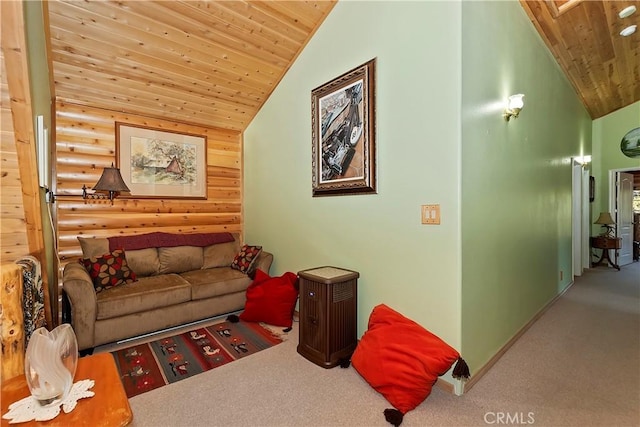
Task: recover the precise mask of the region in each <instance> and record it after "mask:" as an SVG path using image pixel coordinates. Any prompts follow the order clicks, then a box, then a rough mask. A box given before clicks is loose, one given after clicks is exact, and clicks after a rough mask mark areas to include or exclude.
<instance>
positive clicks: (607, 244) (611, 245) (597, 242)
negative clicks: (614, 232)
mask: <svg viewBox="0 0 640 427" xmlns="http://www.w3.org/2000/svg"><path fill="white" fill-rule="evenodd" d="M591 246H592V247H593V248H596V249H602V254H601V255H600V259H599V260H598V261H596V262H595V263H594V264H593V266H594V267H596V266H598V265H600V264H602V263H603V262H604V261H607V262H608V263H609V264H610V265H611V267H613V268H615V269H616V270H618V271H620V267H619V266H618V264H617V263H616V262H614V261H612V260H611V258H609V250H614V251H616V252H615V260H616V261H617V260H618V249H620V248H621V247H622V239H621V238H620V237H617V238H616V237H608V236H595V237H592V238H591ZM605 265H606V264H605Z"/></svg>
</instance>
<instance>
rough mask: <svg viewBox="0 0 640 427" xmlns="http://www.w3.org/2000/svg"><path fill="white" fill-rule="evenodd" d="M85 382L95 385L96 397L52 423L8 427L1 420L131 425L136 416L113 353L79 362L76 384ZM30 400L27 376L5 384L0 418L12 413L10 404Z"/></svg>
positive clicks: (55, 424) (53, 420)
mask: <svg viewBox="0 0 640 427" xmlns="http://www.w3.org/2000/svg"><path fill="white" fill-rule="evenodd" d="M85 379H90V380H94V381H95V385H94V386H93V388H92V389H91V390H92V391H93V392H94V393H95V396H93V397H89V398H84V399H80V400H78V405H77V406H76V407H75V409H74V410H73V411H71V412H69V413H68V414H65V413H64V411H63V410H62V409H60V414H59V415H58V416H57V417H55V418H54V419H52V420H50V421H46V422H36V421H30V422H27V423H20V424H9V420H5V419H2V426H3V427H4V426H9V425H11V426H19V427H22V426H47V427H50V426H51V427H53V426H65V427H68V426H73V427H76V426H91V427H94V426H105V427H106V426H109V427H110V426H126V425H128V424H129V423H130V422H131V420H132V419H133V414H132V412H131V407H130V406H129V400H128V399H127V395H126V394H125V391H124V387H123V386H122V382H121V381H120V374H119V373H118V369H117V368H116V364H115V362H114V360H113V356H112V355H111V353H100V354H96V355H93V356H87V357H83V358H80V359H78V368H77V369H76V375H75V377H74V382H77V381H80V380H85ZM27 396H29V388H28V387H27V383H26V381H25V377H24V375H20V376H17V377H14V378H11V379H10V380H8V381H5V382H3V384H2V405H1V406H2V414H1V415H4V414H6V413H7V412H8V411H9V405H10V404H12V403H13V402H17V401H18V400H21V399H23V398H25V397H27ZM1 415H0V416H1Z"/></svg>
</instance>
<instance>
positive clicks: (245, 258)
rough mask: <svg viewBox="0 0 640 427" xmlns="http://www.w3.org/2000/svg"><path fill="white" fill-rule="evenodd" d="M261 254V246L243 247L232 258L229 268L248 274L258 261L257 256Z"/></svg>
mask: <svg viewBox="0 0 640 427" xmlns="http://www.w3.org/2000/svg"><path fill="white" fill-rule="evenodd" d="M260 252H262V246H251V245H243V246H242V248H241V249H240V252H238V254H237V255H236V256H235V258H233V262H231V268H233V269H235V270H238V271H241V272H243V273H249V272H250V271H251V270H252V267H253V266H254V264H255V263H256V259H258V255H260Z"/></svg>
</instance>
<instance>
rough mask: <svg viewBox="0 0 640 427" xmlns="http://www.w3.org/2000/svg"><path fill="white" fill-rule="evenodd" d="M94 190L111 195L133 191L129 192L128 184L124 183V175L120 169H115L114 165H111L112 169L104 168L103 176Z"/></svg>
mask: <svg viewBox="0 0 640 427" xmlns="http://www.w3.org/2000/svg"><path fill="white" fill-rule="evenodd" d="M93 189H94V190H98V191H108V192H109V193H112V192H114V193H115V192H117V193H119V192H121V191H131V190H129V187H127V184H125V183H124V180H123V179H122V175H121V174H120V169H118V168H114V167H113V164H111V167H110V168H109V167H107V168H104V170H103V171H102V176H101V177H100V179H99V180H98V182H97V183H96V185H94V186H93Z"/></svg>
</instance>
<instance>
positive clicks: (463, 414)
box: [130, 262, 640, 427]
mask: <svg viewBox="0 0 640 427" xmlns="http://www.w3.org/2000/svg"><path fill="white" fill-rule="evenodd" d="M296 326H297V325H296ZM297 332H298V331H297V328H294V330H293V331H292V332H291V333H290V334H289V336H288V339H287V341H286V342H284V343H283V344H280V345H277V346H275V347H273V348H271V349H268V350H265V351H262V352H260V353H258V354H256V355H254V356H251V357H249V358H246V359H241V360H238V361H236V362H234V363H230V364H228V365H225V366H222V367H220V368H217V369H213V370H211V371H208V372H205V373H203V374H201V375H198V376H196V377H193V378H190V379H187V380H184V381H181V382H178V383H175V384H171V385H168V386H165V387H162V388H160V389H158V390H154V391H151V392H148V393H145V394H142V395H140V396H136V397H134V398H132V399H131V400H130V402H131V407H132V410H133V414H134V421H133V425H134V426H185V427H186V426H192V427H199V426H203V427H204V426H389V425H390V424H388V423H387V422H386V421H385V420H384V416H383V414H382V411H383V410H384V409H385V408H388V407H390V405H389V404H388V403H387V401H386V400H385V399H384V398H383V397H382V396H381V395H379V394H378V393H376V392H375V391H373V390H372V389H371V388H370V387H369V385H368V384H367V383H366V382H365V381H364V380H363V379H362V378H361V377H360V376H359V375H358V373H357V372H356V371H355V370H354V369H353V368H352V367H351V368H348V369H340V368H334V369H329V370H326V369H323V368H320V367H318V366H316V365H314V364H312V363H311V362H309V361H307V360H306V359H304V358H303V357H301V356H299V355H298V354H297V353H296V345H297ZM532 424H533V425H536V426H639V425H640V263H638V262H636V263H633V264H631V265H629V266H625V267H623V268H622V271H620V272H617V271H615V270H613V269H606V268H597V269H591V270H589V271H587V272H586V273H585V274H584V275H583V276H582V277H579V278H577V280H576V283H575V284H574V286H573V287H572V288H571V289H570V290H569V291H568V292H567V293H566V294H565V295H564V296H563V297H561V298H560V299H559V300H558V301H557V302H556V303H555V304H554V305H553V306H552V307H551V308H550V309H549V310H548V311H547V312H546V313H545V314H544V315H543V316H542V317H541V318H540V319H539V320H538V322H536V323H535V324H534V325H533V326H532V327H531V328H530V329H529V330H528V331H527V332H526V333H525V334H524V335H523V337H522V338H521V339H520V340H518V341H517V342H516V343H515V344H514V345H513V347H511V349H509V351H508V352H507V353H506V354H505V355H504V356H503V357H502V358H501V359H500V360H499V361H498V363H496V364H495V365H494V367H493V368H492V369H491V370H490V371H489V372H488V373H487V374H486V375H485V376H484V377H483V378H481V379H480V381H479V382H478V383H477V384H476V385H475V386H474V387H473V388H472V389H471V390H469V391H468V393H465V394H464V395H463V396H462V397H456V396H453V395H450V394H448V393H446V392H444V391H442V390H441V389H439V388H437V387H436V388H434V389H433V392H432V394H431V395H430V396H429V397H428V398H427V399H426V400H425V401H424V402H423V403H422V404H421V405H420V406H418V408H416V409H415V410H413V411H411V412H409V413H407V415H406V416H405V417H404V422H403V424H402V425H403V426H407V427H409V426H486V425H532Z"/></svg>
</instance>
